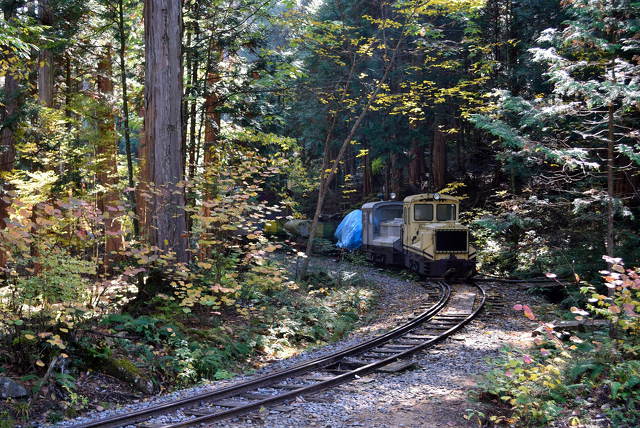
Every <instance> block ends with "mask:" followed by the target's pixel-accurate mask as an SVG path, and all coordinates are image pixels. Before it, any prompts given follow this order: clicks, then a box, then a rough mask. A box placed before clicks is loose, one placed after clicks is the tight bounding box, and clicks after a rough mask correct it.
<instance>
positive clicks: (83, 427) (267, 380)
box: [71, 281, 451, 428]
mask: <svg viewBox="0 0 640 428" xmlns="http://www.w3.org/2000/svg"><path fill="white" fill-rule="evenodd" d="M435 285H437V286H438V287H439V288H440V297H439V299H438V301H437V302H436V303H435V304H433V305H432V306H431V307H430V308H428V309H427V310H425V311H424V312H422V313H421V314H419V315H418V316H417V317H415V318H414V319H412V320H410V321H409V322H407V323H405V324H403V325H401V326H399V327H396V328H394V329H392V330H390V331H388V332H387V333H385V334H382V335H380V336H376V337H374V338H372V339H370V340H367V341H364V342H362V343H359V344H357V345H353V346H351V347H349V348H346V349H343V350H341V351H338V352H336V353H333V354H330V355H326V356H322V357H318V358H316V359H313V360H311V361H307V362H304V363H302V364H299V365H295V366H293V367H290V368H286V369H282V370H279V371H276V372H273V373H269V374H266V375H264V376H261V377H258V378H256V379H252V380H248V381H245V382H242V383H239V384H236V385H231V386H228V387H224V388H221V389H218V390H215V391H209V392H203V393H199V394H196V395H193V396H190V397H187V398H182V399H178V400H173V401H169V402H167V403H159V404H156V405H152V406H149V407H147V408H144V409H140V410H135V411H133V412H126V413H122V414H118V415H113V416H109V417H106V418H102V419H97V420H95V421H91V422H85V423H80V424H75V425H71V428H94V427H101V428H111V427H120V426H125V425H131V424H135V423H138V422H142V421H146V420H149V419H152V418H153V417H155V416H159V415H163V414H167V413H170V412H173V411H176V410H181V409H188V408H193V407H195V406H198V405H201V404H203V403H204V402H212V401H216V400H222V399H224V398H228V397H232V396H237V395H239V394H241V393H243V392H247V391H251V390H254V389H256V388H259V387H264V386H268V385H272V384H274V383H276V382H277V381H280V380H282V379H286V378H289V377H292V376H294V375H299V374H302V373H305V372H310V371H313V370H316V369H321V368H324V367H327V366H330V365H332V364H333V363H336V362H339V361H340V360H342V359H344V358H346V357H349V356H352V355H356V354H361V353H363V352H365V351H367V350H369V349H372V348H375V347H377V346H378V345H381V344H383V343H386V342H389V341H390V340H393V339H395V338H398V337H400V336H402V335H404V334H405V333H406V332H408V331H410V330H413V329H415V328H416V327H418V326H419V325H420V324H422V323H424V322H425V321H428V320H429V319H431V318H433V317H434V316H435V315H437V314H438V312H440V311H441V310H442V308H444V307H445V305H446V304H447V302H448V301H449V298H450V296H451V288H450V287H449V285H448V284H447V283H446V282H444V281H438V282H436V283H435ZM397 358H398V357H397V356H394V357H392V358H387V359H385V361H386V360H395V359H397ZM387 364H388V362H387ZM379 366H380V364H376V365H375V367H374V368H373V369H372V370H375V368H377V367H379ZM358 373H359V372H358ZM356 375H359V374H357V373H356ZM338 378H341V379H342V376H338ZM349 380H350V378H349ZM345 381H347V380H344V381H341V382H339V383H342V382H345ZM321 384H323V385H324V383H321ZM331 385H333V383H332V384H329V385H327V386H331ZM313 386H315V385H313ZM325 387H326V386H325ZM292 392H294V393H295V392H296V391H292ZM306 392H307V391H305V393H306ZM299 394H300V393H297V394H292V395H291V394H290V393H285V394H281V395H278V396H276V397H284V398H282V399H281V400H278V401H283V400H286V399H288V398H289V397H290V396H295V395H299ZM285 396H286V397H285ZM270 400H271V399H266V400H260V401H257V402H254V404H259V406H258V408H259V407H262V406H264V405H266V404H270V403H272V402H275V401H270ZM253 408H255V406H250V407H247V408H246V409H244V408H243V409H244V411H245V412H246V411H250V410H252V409H253ZM237 410H238V409H237V408H234V409H231V410H229V411H227V412H222V413H225V414H227V415H229V416H230V415H231V414H235V413H234V411H237ZM225 417H228V416H225ZM176 426H182V425H176Z"/></svg>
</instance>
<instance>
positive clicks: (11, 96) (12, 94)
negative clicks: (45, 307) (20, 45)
mask: <svg viewBox="0 0 640 428" xmlns="http://www.w3.org/2000/svg"><path fill="white" fill-rule="evenodd" d="M14 6H15V5H13V4H9V5H5V8H4V9H3V12H4V19H5V21H9V20H11V19H12V18H13V13H14ZM18 96H19V88H18V80H17V77H16V76H15V75H14V74H12V73H11V71H9V72H7V74H6V75H5V77H4V106H3V107H4V108H3V109H2V110H0V123H1V128H0V229H4V228H5V227H6V226H7V223H6V221H7V219H8V217H9V213H8V209H9V206H10V200H9V194H8V192H9V190H10V189H9V182H8V180H7V177H6V174H5V173H6V172H9V171H12V170H13V167H14V165H15V161H16V144H15V124H16V115H17V114H18V106H19V104H18V103H19V99H18ZM6 264H7V255H6V254H5V252H4V251H2V250H0V268H2V267H4V266H5V265H6Z"/></svg>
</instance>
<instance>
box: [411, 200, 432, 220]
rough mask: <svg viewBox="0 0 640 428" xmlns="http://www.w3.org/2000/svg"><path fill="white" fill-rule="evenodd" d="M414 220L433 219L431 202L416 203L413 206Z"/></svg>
mask: <svg viewBox="0 0 640 428" xmlns="http://www.w3.org/2000/svg"><path fill="white" fill-rule="evenodd" d="M413 219H414V220H415V221H433V204H416V205H414V206H413Z"/></svg>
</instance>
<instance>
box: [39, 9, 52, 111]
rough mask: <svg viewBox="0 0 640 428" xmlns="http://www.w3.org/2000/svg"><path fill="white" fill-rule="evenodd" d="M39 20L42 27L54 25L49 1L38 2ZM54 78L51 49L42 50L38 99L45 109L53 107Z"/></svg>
mask: <svg viewBox="0 0 640 428" xmlns="http://www.w3.org/2000/svg"><path fill="white" fill-rule="evenodd" d="M38 18H39V21H40V24H41V25H46V26H51V25H53V13H52V11H51V6H50V5H49V0H40V1H38ZM53 78H54V69H53V53H52V52H51V51H50V50H49V49H42V50H41V51H40V54H39V56H38V99H39V101H40V104H41V105H43V106H45V107H53V89H54V81H53Z"/></svg>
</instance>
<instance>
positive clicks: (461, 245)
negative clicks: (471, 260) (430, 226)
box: [436, 230, 467, 253]
mask: <svg viewBox="0 0 640 428" xmlns="http://www.w3.org/2000/svg"><path fill="white" fill-rule="evenodd" d="M436 252H438V253H453V252H455V253H460V252H463V253H466V252H467V231H466V230H437V231H436Z"/></svg>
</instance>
